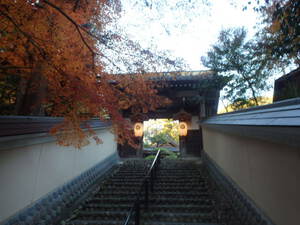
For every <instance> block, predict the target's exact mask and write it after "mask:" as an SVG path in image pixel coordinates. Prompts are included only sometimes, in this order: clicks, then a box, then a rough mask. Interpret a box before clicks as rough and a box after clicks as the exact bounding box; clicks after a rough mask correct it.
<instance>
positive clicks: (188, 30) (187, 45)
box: [119, 0, 282, 110]
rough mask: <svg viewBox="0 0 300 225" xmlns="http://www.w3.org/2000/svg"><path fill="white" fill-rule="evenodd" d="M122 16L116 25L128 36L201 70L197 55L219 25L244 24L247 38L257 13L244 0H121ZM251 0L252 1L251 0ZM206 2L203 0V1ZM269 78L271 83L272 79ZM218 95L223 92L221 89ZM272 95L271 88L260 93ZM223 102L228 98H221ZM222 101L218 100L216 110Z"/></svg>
mask: <svg viewBox="0 0 300 225" xmlns="http://www.w3.org/2000/svg"><path fill="white" fill-rule="evenodd" d="M121 2H122V9H123V13H122V17H121V19H120V21H119V25H120V26H121V27H122V29H123V30H124V31H125V32H126V33H127V35H128V36H129V38H130V39H132V40H135V41H138V42H139V43H140V45H141V46H142V47H145V48H151V46H154V49H158V50H167V51H170V53H171V55H173V56H174V57H181V58H183V59H184V60H185V61H186V62H187V64H189V67H190V70H196V71H197V70H205V69H207V68H205V67H204V66H203V65H201V60H200V58H201V56H205V55H206V53H207V51H208V50H209V49H210V47H211V46H212V45H213V44H214V43H215V42H216V41H217V38H218V35H219V32H220V31H221V30H222V29H226V28H234V27H242V26H243V27H245V28H246V30H247V31H248V36H247V38H248V39H251V38H252V37H253V36H254V34H255V32H256V28H255V27H256V26H257V22H259V17H258V14H257V13H255V12H254V10H252V7H251V5H250V6H249V7H248V8H249V9H248V10H244V11H243V10H242V9H243V7H244V6H245V4H247V2H248V1H245V0H243V1H241V0H121ZM252 2H253V1H252ZM206 3H207V4H206ZM281 75H282V74H277V75H274V76H273V77H271V78H270V79H269V84H270V86H273V83H274V79H276V78H278V77H279V76H281ZM220 94H221V96H222V94H223V92H222V91H221V93H220ZM261 94H262V95H263V96H267V97H272V95H273V88H271V89H270V90H268V91H264V92H262V93H261ZM224 102H225V104H228V102H227V101H226V100H225V101H224ZM222 108H223V104H222V103H221V101H220V102H219V110H222Z"/></svg>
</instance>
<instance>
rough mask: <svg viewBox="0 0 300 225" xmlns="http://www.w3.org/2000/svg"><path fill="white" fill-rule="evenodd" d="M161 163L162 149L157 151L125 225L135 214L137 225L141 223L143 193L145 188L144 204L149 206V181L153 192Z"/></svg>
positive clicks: (125, 224)
mask: <svg viewBox="0 0 300 225" xmlns="http://www.w3.org/2000/svg"><path fill="white" fill-rule="evenodd" d="M159 163H160V149H159V150H158V151H157V153H156V155H155V158H154V160H153V162H152V164H151V167H150V169H149V170H148V172H147V174H146V176H145V177H144V179H143V181H142V184H141V187H140V189H139V192H138V193H137V197H136V199H135V201H134V203H133V205H132V207H131V208H130V211H129V213H128V216H127V217H126V220H125V223H124V225H128V224H129V222H130V219H131V217H132V216H133V215H135V225H139V224H140V204H141V199H140V197H141V195H142V192H143V190H144V189H145V196H144V199H145V201H144V204H145V206H146V208H148V200H149V189H148V186H149V183H150V190H151V192H153V185H154V179H155V177H156V172H157V167H158V165H159ZM134 212H135V214H133V213H134Z"/></svg>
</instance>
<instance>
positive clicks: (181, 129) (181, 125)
mask: <svg viewBox="0 0 300 225" xmlns="http://www.w3.org/2000/svg"><path fill="white" fill-rule="evenodd" d="M186 135H187V123H186V122H179V136H186Z"/></svg>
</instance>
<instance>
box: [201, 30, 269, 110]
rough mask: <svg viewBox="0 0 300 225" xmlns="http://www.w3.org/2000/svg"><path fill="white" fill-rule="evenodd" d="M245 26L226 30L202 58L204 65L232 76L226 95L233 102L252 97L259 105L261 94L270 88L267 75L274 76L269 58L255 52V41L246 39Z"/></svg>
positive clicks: (224, 74) (225, 89)
mask: <svg viewBox="0 0 300 225" xmlns="http://www.w3.org/2000/svg"><path fill="white" fill-rule="evenodd" d="M246 36H247V32H246V30H245V29H244V28H235V29H226V30H222V31H221V32H220V34H219V37H218V41H217V43H215V44H214V45H213V46H212V48H211V49H210V50H209V51H208V53H207V55H206V56H204V57H202V58H201V61H202V63H203V65H204V66H206V67H208V68H209V69H212V70H214V71H216V72H217V73H218V74H220V75H222V76H225V77H227V78H228V83H227V85H226V86H225V88H224V91H225V95H224V98H225V99H227V100H229V101H230V102H231V103H233V102H236V101H241V100H243V101H246V100H247V99H249V97H250V98H252V99H253V100H254V104H255V105H258V104H259V102H258V99H257V96H259V95H260V92H261V91H262V90H266V89H268V88H269V87H268V85H267V82H266V80H267V79H266V78H267V77H268V76H269V75H270V73H269V71H268V70H267V69H266V66H265V65H266V61H264V60H263V58H262V57H261V55H259V54H256V52H255V48H254V47H255V43H254V42H253V41H247V40H246Z"/></svg>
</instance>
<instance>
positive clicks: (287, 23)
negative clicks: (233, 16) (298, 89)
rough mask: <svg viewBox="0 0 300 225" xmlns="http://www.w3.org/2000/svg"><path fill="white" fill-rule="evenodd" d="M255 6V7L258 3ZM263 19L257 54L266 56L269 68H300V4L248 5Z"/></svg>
mask: <svg viewBox="0 0 300 225" xmlns="http://www.w3.org/2000/svg"><path fill="white" fill-rule="evenodd" d="M255 3H256V4H255ZM250 5H252V6H253V9H254V10H255V11H257V12H258V13H259V17H260V18H261V21H260V24H259V27H260V28H261V29H260V30H259V32H258V33H257V34H256V39H257V44H256V49H255V50H256V52H257V53H259V54H261V55H262V56H264V57H265V60H266V61H267V63H268V67H269V68H270V69H283V70H284V69H285V68H286V67H288V66H289V65H292V66H293V65H295V66H296V67H297V66H298V67H299V65H300V51H299V49H300V1H299V0H280V1H279V0H264V1H259V0H253V1H249V2H248V6H245V7H244V10H246V9H247V8H249V6H250Z"/></svg>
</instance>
